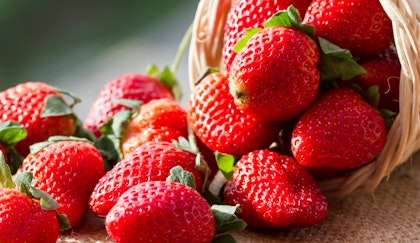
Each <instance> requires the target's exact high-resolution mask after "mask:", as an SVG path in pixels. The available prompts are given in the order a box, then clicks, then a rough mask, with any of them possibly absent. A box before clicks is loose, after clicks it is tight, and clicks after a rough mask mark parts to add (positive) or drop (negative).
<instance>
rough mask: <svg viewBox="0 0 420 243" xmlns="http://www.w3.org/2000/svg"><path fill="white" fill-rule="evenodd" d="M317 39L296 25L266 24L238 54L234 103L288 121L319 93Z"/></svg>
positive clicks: (232, 83)
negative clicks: (290, 26) (293, 26)
mask: <svg viewBox="0 0 420 243" xmlns="http://www.w3.org/2000/svg"><path fill="white" fill-rule="evenodd" d="M318 61H319V50H318V47H317V44H316V42H315V41H314V40H313V39H312V38H311V37H309V36H308V35H306V34H305V33H303V32H301V31H298V30H296V29H293V28H286V27H279V26H276V27H267V28H264V29H263V30H262V31H260V32H258V33H256V34H255V35H254V36H253V37H251V39H250V40H249V41H248V43H247V45H246V46H245V47H244V48H243V49H242V50H241V51H239V52H238V54H237V55H236V57H235V59H234V61H233V63H232V67H231V70H230V76H229V89H230V93H231V95H232V96H233V97H234V99H235V104H236V105H237V106H238V107H239V108H240V109H241V110H243V111H245V112H247V113H250V114H252V115H254V116H256V117H258V118H259V119H262V120H288V119H291V118H293V117H294V116H296V115H297V114H299V113H300V112H301V111H303V109H305V108H306V107H307V106H308V105H309V104H310V103H311V102H312V101H313V100H314V99H315V97H316V96H317V94H318V91H319V84H320V74H319V71H318V69H317V65H318Z"/></svg>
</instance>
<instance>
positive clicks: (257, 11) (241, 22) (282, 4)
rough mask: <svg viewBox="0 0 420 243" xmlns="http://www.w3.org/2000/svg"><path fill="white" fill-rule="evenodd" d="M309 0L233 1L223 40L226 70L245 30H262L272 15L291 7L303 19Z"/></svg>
mask: <svg viewBox="0 0 420 243" xmlns="http://www.w3.org/2000/svg"><path fill="white" fill-rule="evenodd" d="M310 2H311V0H274V1H264V0H235V1H233V3H232V7H231V8H230V9H229V12H228V15H227V19H226V23H225V27H224V39H223V50H222V54H223V63H224V65H225V67H226V70H227V71H229V70H230V66H231V63H232V61H233V59H234V58H235V55H236V53H235V51H234V47H235V45H236V43H237V42H238V41H239V40H240V39H242V37H244V34H245V30H247V29H250V28H262V27H263V24H264V23H265V21H267V20H268V19H269V18H270V17H271V16H272V15H273V14H275V13H277V12H278V11H280V10H285V9H287V8H288V7H289V6H290V5H293V6H294V7H295V8H296V9H297V10H298V11H299V13H300V15H301V16H302V17H303V16H304V14H305V12H306V9H307V8H308V6H309V3H310Z"/></svg>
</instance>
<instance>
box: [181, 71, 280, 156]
mask: <svg viewBox="0 0 420 243" xmlns="http://www.w3.org/2000/svg"><path fill="white" fill-rule="evenodd" d="M187 113H188V121H189V124H190V125H191V128H192V130H193V131H194V133H195V134H196V136H197V137H198V138H199V139H200V140H201V141H202V142H203V143H204V144H205V145H206V146H207V147H208V148H210V149H211V150H213V151H218V152H221V153H227V154H231V155H233V156H241V155H243V154H245V153H247V152H249V151H251V150H254V149H259V148H267V147H268V146H269V145H270V144H271V143H272V142H273V141H274V140H275V139H276V138H277V136H278V132H279V131H280V129H281V124H280V123H279V122H277V121H261V120H259V119H257V118H255V117H254V116H252V115H250V114H248V113H246V112H244V111H242V110H240V109H238V107H237V106H236V105H235V103H234V101H233V97H232V96H231V95H230V94H229V87H228V75H227V74H225V73H220V72H215V73H211V74H209V75H207V76H205V77H204V78H203V79H202V80H201V81H200V82H199V83H198V84H196V85H195V87H194V89H193V91H192V93H191V96H190V99H189V101H188V108H187Z"/></svg>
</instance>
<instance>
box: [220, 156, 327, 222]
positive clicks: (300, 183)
mask: <svg viewBox="0 0 420 243" xmlns="http://www.w3.org/2000/svg"><path fill="white" fill-rule="evenodd" d="M223 196H224V200H225V202H226V203H227V204H230V205H236V204H238V205H239V209H240V211H239V213H238V216H239V217H240V218H242V219H243V220H244V221H245V222H246V223H247V224H248V225H249V226H250V227H251V228H277V229H283V228H290V227H306V226H312V225H315V224H317V223H319V222H321V221H322V220H323V219H324V218H325V217H326V215H327V207H328V203H327V199H326V197H325V196H324V194H323V193H322V191H321V188H320V187H319V185H318V184H317V183H316V182H315V180H314V179H313V178H312V177H311V175H310V174H309V172H308V171H307V170H306V168H305V167H303V166H302V165H300V164H299V163H298V162H297V161H296V160H295V159H294V158H292V157H289V156H285V155H280V154H278V153H276V152H273V151H270V150H254V151H252V152H250V153H248V154H246V155H244V156H243V157H242V158H241V159H240V160H239V161H238V162H237V164H236V166H235V170H234V172H233V175H232V176H231V177H230V179H229V180H228V181H227V183H226V185H225V188H224V191H223Z"/></svg>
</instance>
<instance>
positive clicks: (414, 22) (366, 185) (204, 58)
mask: <svg viewBox="0 0 420 243" xmlns="http://www.w3.org/2000/svg"><path fill="white" fill-rule="evenodd" d="M380 2H381V4H382V6H383V8H384V9H385V11H386V13H387V14H388V16H389V17H390V18H391V20H392V23H393V31H394V38H395V45H396V48H397V51H398V55H399V58H400V62H401V66H402V70H401V77H400V95H399V101H400V112H399V114H398V115H397V117H396V119H395V122H394V124H393V125H392V127H391V128H390V130H389V132H388V137H387V143H386V145H385V148H384V150H383V151H382V153H381V154H380V155H379V156H378V157H377V158H376V159H375V161H373V162H372V163H369V164H367V165H365V166H363V167H361V168H359V169H357V170H356V171H354V172H352V173H351V174H347V175H346V176H340V177H336V178H332V179H328V180H325V181H319V184H320V185H321V187H322V189H323V190H324V192H325V193H326V195H328V196H329V197H342V196H347V195H361V194H366V193H371V192H373V191H374V189H375V188H376V187H377V186H378V185H379V183H380V182H381V181H382V180H383V179H384V178H387V177H388V176H389V175H390V174H391V172H392V171H393V170H394V169H395V168H396V167H398V166H399V165H401V164H402V163H405V162H410V158H411V155H412V154H413V153H414V152H416V151H417V150H419V149H420V121H419V120H420V115H419V109H420V107H419V105H420V100H419V98H420V97H419V96H420V86H419V85H420V1H418V0H380ZM230 6H231V0H201V1H200V2H199V4H198V7H197V12H196V15H195V19H194V24H193V33H192V39H191V45H190V50H189V64H188V65H189V80H190V87H192V86H193V83H194V81H195V80H196V79H197V78H199V77H200V75H202V74H203V72H204V71H205V70H206V69H207V68H208V67H217V68H219V69H221V70H223V69H224V68H223V67H222V46H223V28H224V24H225V21H226V17H227V13H228V11H229V8H230Z"/></svg>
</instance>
